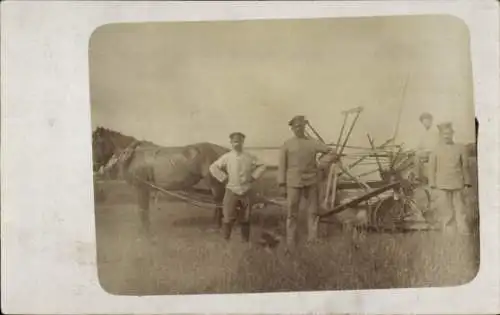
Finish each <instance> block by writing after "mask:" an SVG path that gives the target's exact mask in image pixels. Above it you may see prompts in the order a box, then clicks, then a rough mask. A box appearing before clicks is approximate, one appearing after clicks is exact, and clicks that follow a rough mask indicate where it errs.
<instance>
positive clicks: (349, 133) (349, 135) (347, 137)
mask: <svg viewBox="0 0 500 315" xmlns="http://www.w3.org/2000/svg"><path fill="white" fill-rule="evenodd" d="M360 114H361V111H357V112H356V117H354V121H353V122H352V124H351V127H350V128H349V132H348V133H347V136H346V138H345V140H344V143H343V144H342V146H341V147H340V151H339V152H338V154H342V153H343V152H344V148H345V146H346V144H347V141H349V138H350V137H351V133H352V131H353V129H354V126H355V125H356V122H357V121H358V118H359V115H360Z"/></svg>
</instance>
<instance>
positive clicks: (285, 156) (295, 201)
mask: <svg viewBox="0 0 500 315" xmlns="http://www.w3.org/2000/svg"><path fill="white" fill-rule="evenodd" d="M288 125H289V126H290V128H291V130H292V132H293V133H294V137H293V138H291V139H289V140H287V141H286V142H285V143H284V144H283V146H282V147H281V150H280V159H279V167H278V185H279V187H280V191H281V194H282V195H284V196H286V197H287V206H288V211H287V219H286V240H287V245H288V247H289V249H293V248H295V245H296V241H297V217H298V213H299V206H300V202H301V201H302V199H305V201H306V202H307V208H308V209H307V211H308V241H314V240H316V239H317V236H318V235H317V234H318V204H319V193H318V192H319V189H318V181H319V172H318V164H317V160H316V157H317V154H318V153H330V152H331V150H332V149H331V148H330V147H328V146H327V145H325V144H323V143H321V142H319V141H317V140H314V139H310V138H308V137H307V136H306V134H305V127H306V125H307V120H306V118H305V117H304V116H295V117H294V118H292V119H291V120H290V121H289V122H288Z"/></svg>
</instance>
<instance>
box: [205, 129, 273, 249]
mask: <svg viewBox="0 0 500 315" xmlns="http://www.w3.org/2000/svg"><path fill="white" fill-rule="evenodd" d="M229 139H230V141H231V146H232V150H231V151H230V152H228V153H226V154H224V155H222V156H221V157H220V158H219V159H218V160H217V161H215V162H214V163H213V164H212V165H211V166H210V173H212V175H213V176H214V177H215V178H216V179H217V180H219V181H220V182H222V183H226V192H225V194H224V200H223V202H222V222H223V223H222V230H223V235H224V239H225V240H229V239H230V237H231V231H232V229H233V225H234V223H235V221H236V218H237V206H238V204H240V205H241V206H242V209H241V210H242V211H243V213H241V216H240V218H241V222H240V224H241V236H242V239H243V241H245V242H248V241H249V240H250V212H251V210H252V206H253V202H254V192H253V190H252V184H253V183H254V181H256V180H257V179H259V178H260V177H261V176H262V174H263V173H264V171H265V170H266V166H265V165H264V163H261V162H260V161H258V159H257V158H256V157H255V156H253V155H252V154H250V153H247V152H246V151H244V150H243V144H244V142H245V135H244V134H242V133H241V132H234V133H232V134H230V135H229Z"/></svg>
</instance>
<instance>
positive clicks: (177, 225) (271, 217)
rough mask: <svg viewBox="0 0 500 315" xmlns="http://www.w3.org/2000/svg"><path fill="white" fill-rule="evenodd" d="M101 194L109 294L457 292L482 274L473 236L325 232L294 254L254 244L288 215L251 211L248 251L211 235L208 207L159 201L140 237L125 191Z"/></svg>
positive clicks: (101, 259)
mask: <svg viewBox="0 0 500 315" xmlns="http://www.w3.org/2000/svg"><path fill="white" fill-rule="evenodd" d="M97 190H99V191H101V192H100V194H98V196H99V198H98V199H97V200H98V201H97V203H96V227H97V248H98V268H99V277H100V281H101V285H102V286H103V288H104V289H105V290H106V291H108V292H110V293H113V294H124V295H154V294H197V293H243V292H278V291H297V290H300V291H302V290H307V291H309V290H347V289H374V288H395V287H428V286H455V285H460V284H465V283H467V282H469V281H470V280H472V279H473V278H474V276H475V275H476V273H477V270H478V268H479V249H478V248H479V240H478V236H477V233H476V234H474V235H471V236H461V235H458V234H455V233H451V234H441V233H439V232H412V233H405V234H384V233H367V234H365V235H364V237H362V238H354V237H353V235H352V233H351V232H348V231H342V230H340V229H338V228H337V229H335V228H333V227H330V228H329V230H328V233H326V234H325V233H324V234H325V235H322V239H321V241H320V242H319V243H318V244H314V245H311V246H305V245H301V246H300V247H299V248H298V250H297V252H296V253H294V254H293V255H291V256H288V255H285V253H284V251H283V248H282V246H281V245H280V246H278V248H277V249H275V250H273V251H266V250H265V249H264V248H262V247H260V246H259V245H258V244H257V239H258V238H259V236H260V232H261V230H262V229H273V230H275V231H277V232H278V233H280V234H283V233H284V231H283V230H284V222H285V221H284V218H285V217H284V215H285V213H284V211H283V210H282V209H279V208H277V207H266V208H265V209H261V210H258V211H255V213H254V215H253V222H252V237H251V238H252V240H251V245H250V246H247V245H246V244H244V243H242V242H241V240H240V235H239V230H238V229H235V231H234V233H233V236H232V239H231V241H230V242H229V243H226V242H224V241H223V240H222V237H221V235H220V234H219V232H217V231H214V230H213V229H212V228H213V222H212V215H213V213H212V211H211V210H207V209H202V208H196V207H193V206H191V205H188V204H185V203H182V202H178V201H174V200H169V199H168V198H166V197H161V198H160V200H159V202H158V204H157V206H156V207H153V208H152V222H153V223H152V232H153V237H152V238H146V237H143V236H142V235H141V234H140V233H139V220H138V214H137V209H136V206H135V200H136V199H135V198H136V197H135V195H134V192H133V191H132V190H131V189H130V187H128V186H127V185H125V184H122V183H117V182H109V183H107V184H104V185H100V186H99V187H98V188H97ZM103 197H105V198H103ZM301 219H302V220H301V221H302V222H304V221H305V220H304V219H305V218H301ZM301 229H302V232H301V234H302V235H305V231H304V229H305V228H304V227H303V226H302V227H301ZM323 232H325V231H323Z"/></svg>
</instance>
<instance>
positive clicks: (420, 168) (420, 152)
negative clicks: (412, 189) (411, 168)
mask: <svg viewBox="0 0 500 315" xmlns="http://www.w3.org/2000/svg"><path fill="white" fill-rule="evenodd" d="M419 120H420V123H421V124H422V127H423V129H422V133H421V135H420V139H419V142H418V145H417V147H416V148H415V175H416V179H417V180H418V181H419V182H421V183H422V184H423V187H424V188H425V191H427V193H428V195H429V197H430V200H429V205H428V206H429V208H428V209H425V210H427V211H430V212H431V213H432V212H434V209H435V207H436V196H435V194H433V193H432V190H431V189H430V187H429V178H428V176H429V157H430V154H431V153H432V151H433V150H434V148H435V147H436V145H437V144H438V143H439V135H438V132H437V128H435V126H434V124H433V122H434V117H433V116H432V115H431V114H430V113H427V112H424V113H422V114H421V115H420V117H419ZM406 219H407V220H410V221H413V220H414V221H425V219H424V217H423V213H420V211H417V210H415V209H414V210H413V211H412V212H411V213H409V216H407V217H406Z"/></svg>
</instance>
